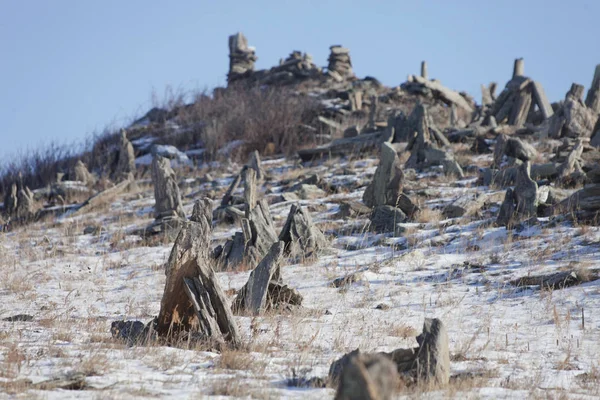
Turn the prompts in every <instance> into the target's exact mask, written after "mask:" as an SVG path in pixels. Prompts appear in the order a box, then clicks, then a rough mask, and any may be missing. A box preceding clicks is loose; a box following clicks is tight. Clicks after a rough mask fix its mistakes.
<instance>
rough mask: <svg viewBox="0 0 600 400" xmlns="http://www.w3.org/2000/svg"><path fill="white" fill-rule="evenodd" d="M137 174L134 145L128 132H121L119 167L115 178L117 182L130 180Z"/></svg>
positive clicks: (123, 130) (114, 175)
mask: <svg viewBox="0 0 600 400" xmlns="http://www.w3.org/2000/svg"><path fill="white" fill-rule="evenodd" d="M134 172H135V153H134V151H133V145H132V144H131V142H130V141H129V140H128V139H127V131H125V129H122V130H121V141H120V145H119V155H118V159H117V166H116V169H115V172H114V174H113V177H114V179H115V180H117V181H119V182H120V181H124V180H129V179H130V177H131V175H132V174H133V173H134Z"/></svg>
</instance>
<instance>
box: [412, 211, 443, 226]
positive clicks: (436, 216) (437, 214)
mask: <svg viewBox="0 0 600 400" xmlns="http://www.w3.org/2000/svg"><path fill="white" fill-rule="evenodd" d="M443 219H444V216H443V214H442V211H441V210H439V209H432V208H423V209H421V210H419V212H417V213H416V215H415V221H416V222H419V223H438V222H440V221H442V220H443Z"/></svg>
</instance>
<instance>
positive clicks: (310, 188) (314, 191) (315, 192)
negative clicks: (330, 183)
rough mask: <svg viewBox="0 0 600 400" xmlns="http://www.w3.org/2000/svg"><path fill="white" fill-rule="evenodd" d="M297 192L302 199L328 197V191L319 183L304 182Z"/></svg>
mask: <svg viewBox="0 0 600 400" xmlns="http://www.w3.org/2000/svg"><path fill="white" fill-rule="evenodd" d="M295 193H296V195H297V196H298V198H300V199H301V200H315V199H322V198H324V197H327V193H326V192H325V191H324V190H323V189H321V188H319V187H318V186H317V185H306V184H302V185H300V187H299V188H298V190H297V191H296V192H295Z"/></svg>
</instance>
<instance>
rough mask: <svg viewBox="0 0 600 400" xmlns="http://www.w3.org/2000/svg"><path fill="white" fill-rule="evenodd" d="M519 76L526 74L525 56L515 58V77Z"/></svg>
mask: <svg viewBox="0 0 600 400" xmlns="http://www.w3.org/2000/svg"><path fill="white" fill-rule="evenodd" d="M517 76H525V60H523V58H517V59H516V60H515V66H514V68H513V79H514V78H516V77H517Z"/></svg>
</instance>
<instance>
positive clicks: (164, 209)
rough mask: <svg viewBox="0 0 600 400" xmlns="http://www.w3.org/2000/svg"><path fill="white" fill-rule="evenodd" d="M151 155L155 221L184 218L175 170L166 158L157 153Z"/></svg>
mask: <svg viewBox="0 0 600 400" xmlns="http://www.w3.org/2000/svg"><path fill="white" fill-rule="evenodd" d="M153 156H154V158H153V160H152V183H153V184H154V200H155V204H154V213H155V219H156V221H157V222H162V221H165V220H172V219H180V220H185V212H184V211H183V206H182V205H181V194H180V193H179V187H178V186H177V180H176V178H175V171H173V169H172V168H171V163H170V162H169V160H168V159H166V158H164V157H162V156H159V155H158V154H154V155H153Z"/></svg>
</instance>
